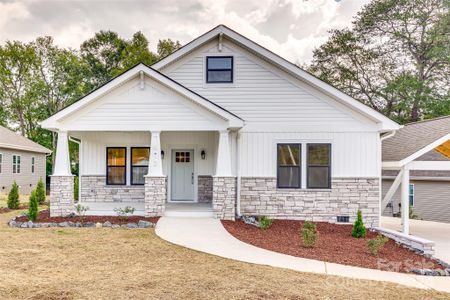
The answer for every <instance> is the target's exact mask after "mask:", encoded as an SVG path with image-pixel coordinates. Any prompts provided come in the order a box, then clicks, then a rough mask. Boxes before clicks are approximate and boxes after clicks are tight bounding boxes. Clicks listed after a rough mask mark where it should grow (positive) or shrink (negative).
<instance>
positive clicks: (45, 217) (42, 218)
mask: <svg viewBox="0 0 450 300" xmlns="http://www.w3.org/2000/svg"><path fill="white" fill-rule="evenodd" d="M158 219H159V217H143V216H129V217H126V218H125V217H118V216H84V217H80V216H73V217H70V216H69V217H50V210H48V209H47V210H42V211H40V212H39V215H38V218H37V219H36V221H34V222H33V223H61V222H69V221H70V222H74V223H76V222H82V223H87V222H93V223H104V222H106V221H109V222H111V224H118V225H122V224H127V223H137V222H139V220H143V221H149V222H152V223H154V224H156V222H158ZM27 221H28V218H27V217H25V216H21V217H18V218H17V219H16V222H27Z"/></svg>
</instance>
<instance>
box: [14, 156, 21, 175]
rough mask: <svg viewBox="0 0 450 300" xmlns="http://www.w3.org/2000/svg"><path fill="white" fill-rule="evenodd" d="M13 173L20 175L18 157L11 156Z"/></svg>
mask: <svg viewBox="0 0 450 300" xmlns="http://www.w3.org/2000/svg"><path fill="white" fill-rule="evenodd" d="M13 173H14V174H20V155H15V154H14V155H13Z"/></svg>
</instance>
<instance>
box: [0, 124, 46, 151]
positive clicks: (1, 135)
mask: <svg viewBox="0 0 450 300" xmlns="http://www.w3.org/2000/svg"><path fill="white" fill-rule="evenodd" d="M0 148H8V149H17V150H22V151H30V152H38V153H47V154H48V153H52V151H51V150H49V149H47V148H45V147H44V146H41V145H39V144H38V143H35V142H33V141H32V140H30V139H27V138H26V137H24V136H21V135H19V134H17V133H15V132H13V131H11V130H9V129H7V128H5V127H2V126H0Z"/></svg>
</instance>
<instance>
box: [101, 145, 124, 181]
mask: <svg viewBox="0 0 450 300" xmlns="http://www.w3.org/2000/svg"><path fill="white" fill-rule="evenodd" d="M126 157H127V149H126V148H125V147H121V148H109V147H108V148H106V165H107V167H106V184H112V185H114V184H116V185H119V184H126V183H127V179H126V160H127V159H126Z"/></svg>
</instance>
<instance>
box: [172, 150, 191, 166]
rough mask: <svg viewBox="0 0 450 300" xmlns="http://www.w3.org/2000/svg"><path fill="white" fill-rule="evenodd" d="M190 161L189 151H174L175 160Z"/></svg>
mask: <svg viewBox="0 0 450 300" xmlns="http://www.w3.org/2000/svg"><path fill="white" fill-rule="evenodd" d="M190 161H191V153H190V152H184V151H181V152H179V151H177V152H175V162H180V163H181V162H186V163H188V162H190Z"/></svg>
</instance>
